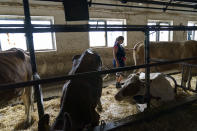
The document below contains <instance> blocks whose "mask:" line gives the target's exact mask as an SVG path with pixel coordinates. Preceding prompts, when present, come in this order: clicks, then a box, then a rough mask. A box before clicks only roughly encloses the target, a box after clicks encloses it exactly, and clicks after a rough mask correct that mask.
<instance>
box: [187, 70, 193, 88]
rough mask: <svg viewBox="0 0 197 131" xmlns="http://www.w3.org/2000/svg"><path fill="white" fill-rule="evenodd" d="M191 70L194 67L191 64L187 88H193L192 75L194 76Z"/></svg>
mask: <svg viewBox="0 0 197 131" xmlns="http://www.w3.org/2000/svg"><path fill="white" fill-rule="evenodd" d="M191 70H192V67H191V66H189V67H188V71H189V75H188V78H187V79H188V83H187V88H188V89H190V88H191V77H192V76H191Z"/></svg>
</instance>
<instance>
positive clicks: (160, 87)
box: [115, 73, 175, 104]
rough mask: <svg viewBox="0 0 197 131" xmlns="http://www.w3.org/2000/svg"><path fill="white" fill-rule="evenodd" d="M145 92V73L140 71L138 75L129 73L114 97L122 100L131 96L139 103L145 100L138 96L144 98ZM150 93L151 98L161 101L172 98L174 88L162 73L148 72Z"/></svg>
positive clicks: (173, 96)
mask: <svg viewBox="0 0 197 131" xmlns="http://www.w3.org/2000/svg"><path fill="white" fill-rule="evenodd" d="M146 94H147V89H146V86H145V73H140V74H139V75H138V74H135V73H134V74H131V75H129V77H128V79H127V80H126V81H125V83H124V85H123V87H122V88H121V89H120V90H119V91H118V92H117V93H116V95H115V99H116V100H117V101H122V100H124V99H126V98H133V100H134V101H135V102H136V103H140V104H141V103H144V102H146V101H142V100H140V99H138V98H146ZM150 95H151V97H152V98H156V99H157V100H160V101H163V102H167V101H172V100H174V98H175V93H174V90H173V88H172V86H171V84H170V82H169V81H168V80H167V79H166V77H165V75H164V74H162V73H150ZM140 96H142V97H140ZM145 100H146V99H145Z"/></svg>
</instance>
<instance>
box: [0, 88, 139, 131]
mask: <svg viewBox="0 0 197 131" xmlns="http://www.w3.org/2000/svg"><path fill="white" fill-rule="evenodd" d="M117 91H118V90H117V89H116V88H115V86H114V85H110V86H109V87H107V88H104V89H103V93H102V97H101V103H102V106H103V111H102V112H100V113H99V114H100V115H101V119H100V120H104V121H105V122H109V121H114V120H119V119H122V118H124V117H126V116H129V115H132V114H135V113H137V110H136V106H135V105H131V104H129V103H128V102H120V103H119V102H117V101H116V100H115V99H114V94H115V93H116V92H117ZM59 104H60V98H56V99H52V100H49V101H44V109H45V113H48V114H50V123H52V122H53V121H54V119H55V117H56V116H57V114H58V112H59ZM34 108H35V111H34V112H33V124H32V126H31V127H29V128H28V129H25V131H37V122H38V115H37V105H36V104H34ZM24 109H25V108H24V106H23V105H21V104H19V105H16V106H13V107H11V106H7V107H5V108H3V109H0V115H1V116H0V130H2V131H12V130H22V129H23V130H24V128H23V126H24V119H25V117H24V112H25V111H24Z"/></svg>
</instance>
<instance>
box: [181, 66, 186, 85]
mask: <svg viewBox="0 0 197 131" xmlns="http://www.w3.org/2000/svg"><path fill="white" fill-rule="evenodd" d="M184 68H187V67H186V66H185V65H182V77H181V86H183V76H184V72H185V69H184ZM186 70H187V69H186Z"/></svg>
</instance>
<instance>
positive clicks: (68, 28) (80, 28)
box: [0, 24, 197, 33]
mask: <svg viewBox="0 0 197 131" xmlns="http://www.w3.org/2000/svg"><path fill="white" fill-rule="evenodd" d="M0 27H1V25H0ZM145 29H147V30H149V31H186V30H197V26H147V25H108V26H106V27H105V26H100V25H99V26H97V27H96V26H95V25H86V24H85V25H51V26H50V27H45V28H38V27H32V28H31V31H32V32H34V33H44V32H89V31H145ZM24 32H25V29H24V28H0V33H24Z"/></svg>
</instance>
